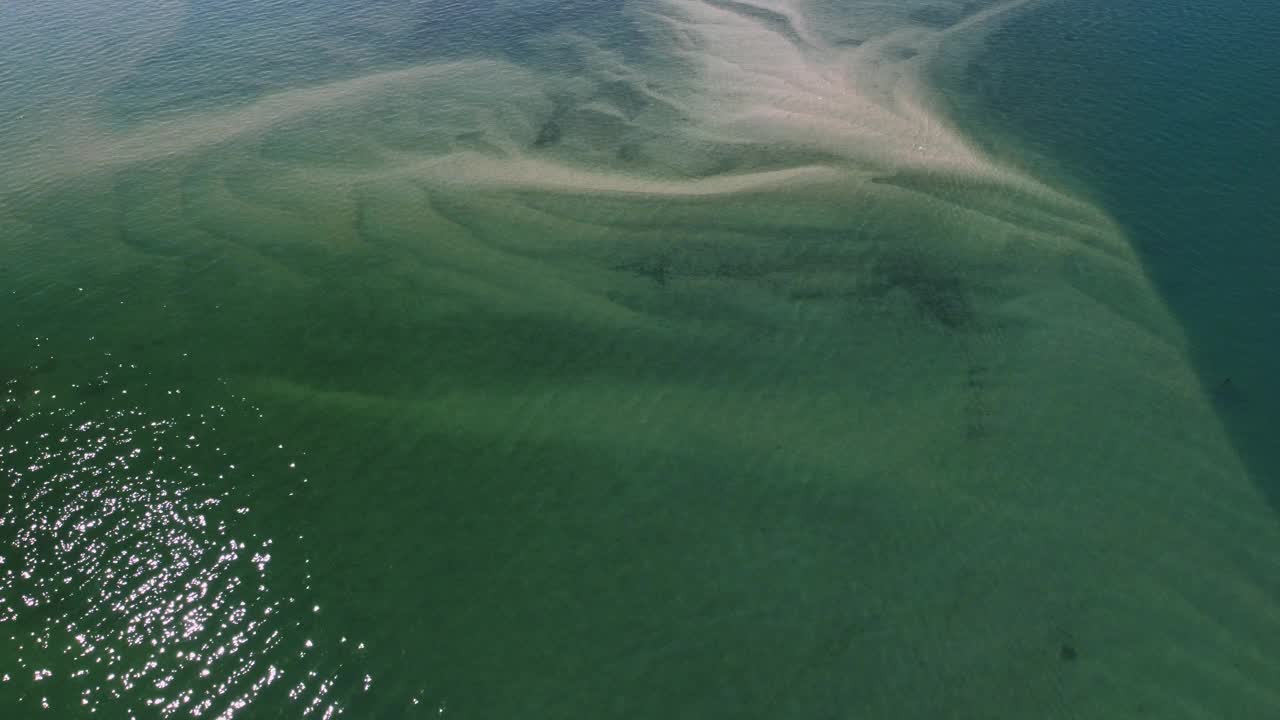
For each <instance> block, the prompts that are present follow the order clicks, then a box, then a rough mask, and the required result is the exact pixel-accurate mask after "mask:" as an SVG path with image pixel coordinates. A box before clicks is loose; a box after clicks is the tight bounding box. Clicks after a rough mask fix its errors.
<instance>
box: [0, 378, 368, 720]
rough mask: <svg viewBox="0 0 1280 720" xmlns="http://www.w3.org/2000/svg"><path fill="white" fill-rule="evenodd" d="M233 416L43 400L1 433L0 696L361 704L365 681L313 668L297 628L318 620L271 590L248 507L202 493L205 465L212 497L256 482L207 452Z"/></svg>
mask: <svg viewBox="0 0 1280 720" xmlns="http://www.w3.org/2000/svg"><path fill="white" fill-rule="evenodd" d="M112 395H113V396H114V397H123V391H118V392H117V393H113V394H112ZM227 415H228V410H227V408H226V407H223V406H216V405H215V406H212V407H209V408H208V409H206V410H204V411H201V412H196V413H191V414H189V415H188V416H187V417H186V418H184V419H182V420H178V419H174V418H172V417H153V416H151V415H149V414H148V413H147V412H145V411H143V410H141V409H138V408H137V407H124V408H119V409H114V410H110V411H107V412H101V411H93V410H91V409H89V405H87V404H86V403H84V402H82V403H80V404H79V405H78V406H75V407H58V406H56V405H55V404H52V403H50V404H48V405H47V406H45V407H43V408H37V409H34V410H32V411H30V412H27V413H25V414H24V415H22V416H20V417H19V418H18V419H17V421H16V422H14V423H13V424H11V426H10V427H9V430H8V432H6V434H5V435H4V436H3V440H0V460H2V462H0V473H2V474H3V476H4V480H5V482H6V484H7V485H8V488H9V490H8V498H7V502H6V504H5V508H4V511H3V515H2V516H0V533H3V536H4V541H5V542H4V549H3V550H2V551H0V630H7V631H8V632H6V633H5V635H8V636H9V637H8V638H6V640H7V641H8V642H9V643H10V644H11V647H10V648H9V649H8V651H7V652H6V653H5V655H8V656H9V657H8V658H7V659H6V660H5V663H6V664H7V665H8V664H14V665H16V666H15V667H5V668H2V669H3V670H4V671H6V672H5V676H4V678H5V679H4V683H3V684H0V692H4V693H6V694H8V693H12V694H13V697H14V698H15V699H16V700H17V701H18V702H19V703H20V704H21V706H25V707H28V708H33V707H40V708H42V709H47V710H52V711H54V712H55V713H57V712H65V711H68V710H70V708H58V707H53V706H51V705H50V702H49V701H48V700H47V698H48V697H61V698H69V697H78V699H79V705H80V706H81V707H80V708H78V709H77V711H78V712H83V711H85V710H88V711H89V712H96V709H97V706H98V704H99V703H100V702H103V701H107V703H108V706H109V709H110V710H113V711H114V710H118V709H120V708H122V707H123V708H129V710H128V713H129V714H130V715H132V714H133V713H135V712H138V711H142V709H143V708H147V710H146V714H152V713H158V714H159V715H162V716H166V717H167V716H173V715H176V714H183V715H190V716H193V717H217V718H230V717H232V716H234V715H236V714H237V713H238V712H239V711H241V710H243V709H245V708H247V707H249V706H250V705H252V704H253V703H254V702H255V700H257V699H259V698H260V697H262V696H264V695H267V694H270V693H272V691H273V688H278V689H277V690H276V692H281V693H287V697H288V698H290V699H291V700H293V701H294V703H296V705H297V706H298V708H299V711H300V714H301V715H303V716H309V715H313V714H314V715H315V716H318V717H331V716H333V715H335V714H338V713H340V712H342V703H341V702H340V700H339V699H338V698H337V697H335V689H336V688H340V689H341V690H342V691H345V690H346V689H347V688H348V686H350V688H351V689H352V691H353V692H361V691H367V690H368V688H369V686H370V685H371V684H372V680H373V679H372V677H371V676H369V675H368V674H367V673H365V672H363V671H359V672H357V669H356V668H351V669H350V672H349V673H340V672H338V671H337V669H335V668H334V667H333V665H334V664H335V663H333V662H326V661H324V660H320V659H318V658H313V653H317V652H319V651H320V650H321V648H320V647H318V645H317V643H316V642H315V641H313V640H312V639H311V636H310V635H303V632H304V630H303V629H302V625H303V623H302V621H301V620H300V619H299V618H302V617H304V616H306V615H315V614H316V613H318V611H319V606H318V605H314V604H307V603H304V602H302V601H301V600H299V599H298V598H294V597H286V596H284V595H282V594H278V593H273V592H272V590H271V588H270V586H269V578H270V575H271V570H272V563H273V545H274V544H275V543H274V541H273V540H272V539H271V538H263V537H257V536H255V535H254V534H252V533H248V534H241V533H240V532H238V531H237V519H238V517H239V516H242V515H243V514H245V513H247V512H249V510H250V509H249V508H248V507H245V506H243V505H242V504H241V503H240V502H239V500H236V501H234V502H233V498H232V497H231V491H224V492H222V493H221V494H217V493H215V492H214V491H213V490H212V489H211V488H210V487H209V486H208V485H206V484H205V482H204V480H203V478H202V473H208V472H209V468H217V469H216V470H214V471H213V474H216V475H218V477H219V478H221V480H220V486H222V487H225V486H228V485H230V486H234V483H233V482H230V483H229V482H228V478H230V479H232V480H234V475H235V474H237V473H246V474H248V471H247V470H245V469H243V468H237V463H236V462H234V461H233V457H232V455H231V454H230V452H229V451H227V450H226V449H223V448H219V447H210V445H209V444H207V443H206V442H205V438H206V437H214V436H216V434H217V426H218V424H219V422H229V421H228V420H227ZM290 464H291V465H293V466H296V462H293V463H290ZM308 577H309V575H308ZM343 640H344V641H345V640H346V638H345V637H344V638H343ZM354 645H355V643H352V646H354ZM361 647H363V644H361ZM339 656H340V657H342V658H343V659H344V660H350V658H347V657H346V656H343V655H341V654H340V655H339ZM344 664H347V663H346V662H339V663H338V665H339V667H340V666H341V665H344ZM347 674H349V675H350V676H351V677H350V678H347V677H346V675H347ZM25 678H29V681H28V682H24V679H25ZM57 684H62V685H64V687H63V688H62V689H60V690H59V691H56V692H55V691H54V689H53V688H52V687H51V686H54V685H57ZM6 685H7V686H8V687H5V686H6ZM286 688H287V690H286Z"/></svg>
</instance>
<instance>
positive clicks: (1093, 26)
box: [969, 0, 1280, 510]
mask: <svg viewBox="0 0 1280 720" xmlns="http://www.w3.org/2000/svg"><path fill="white" fill-rule="evenodd" d="M969 82H970V83H971V87H972V89H973V90H974V91H975V92H976V93H977V95H978V97H980V98H981V100H980V101H979V103H978V104H979V105H980V106H981V109H980V110H979V111H978V115H980V116H982V117H984V118H990V119H994V120H995V121H996V122H997V123H998V124H1000V125H1001V126H1003V127H1004V128H1005V129H1007V130H1009V131H1011V132H1012V133H1013V134H1014V135H1015V136H1016V137H1018V138H1019V140H1020V144H1019V147H1018V149H1017V151H1016V152H1017V153H1023V154H1025V153H1027V151H1028V150H1030V151H1032V152H1033V153H1039V154H1040V155H1042V156H1043V157H1042V158H1041V160H1042V161H1043V160H1045V159H1049V162H1051V163H1053V164H1055V165H1058V166H1060V167H1064V168H1066V169H1067V171H1068V172H1069V174H1070V175H1072V176H1074V177H1075V178H1076V179H1078V181H1079V183H1080V185H1081V186H1082V187H1083V188H1086V189H1087V190H1086V191H1087V192H1089V193H1091V194H1092V196H1093V197H1094V198H1096V199H1097V200H1098V201H1099V202H1100V203H1101V204H1102V205H1103V206H1104V207H1105V208H1106V209H1107V210H1108V211H1109V212H1111V213H1112V214H1113V215H1114V216H1115V217H1116V218H1117V220H1118V221H1119V222H1120V223H1121V225H1122V226H1123V227H1124V229H1125V230H1126V232H1127V233H1128V234H1129V236H1130V238H1131V239H1132V241H1133V242H1134V244H1135V246H1136V248H1137V249H1138V251H1139V252H1140V253H1141V256H1142V258H1143V260H1144V262H1145V263H1146V266H1147V270H1148V272H1149V273H1150V274H1151V276H1152V278H1153V279H1154V281H1155V282H1156V284H1157V286H1158V287H1159V289H1160V290H1161V291H1162V293H1163V294H1164V296H1165V299H1166V301H1167V302H1168V303H1169V305H1170V307H1171V308H1172V309H1173V311H1174V312H1175V313H1176V315H1177V316H1178V318H1179V319H1180V320H1181V322H1182V323H1183V325H1184V327H1185V330H1186V332H1187V333H1188V335H1189V339H1190V341H1191V343H1192V348H1193V352H1194V354H1195V357H1196V360H1197V362H1198V365H1199V370H1200V372H1201V375H1202V377H1203V381H1204V383H1205V385H1206V388H1207V389H1209V391H1210V392H1211V393H1212V394H1213V395H1214V396H1215V398H1216V400H1217V405H1218V408H1219V410H1220V412H1221V414H1222V416H1223V418H1224V419H1225V420H1226V421H1227V423H1228V426H1229V427H1230V429H1231V430H1232V434H1233V436H1234V438H1235V439H1236V442H1237V444H1238V446H1239V450H1240V451H1241V453H1242V454H1243V455H1244V457H1245V458H1246V459H1247V460H1248V461H1249V463H1250V465H1251V468H1252V469H1253V471H1254V476H1255V479H1256V481H1257V482H1258V483H1259V484H1260V486H1261V487H1262V488H1263V489H1264V490H1265V491H1266V492H1267V494H1268V495H1269V497H1271V499H1272V502H1273V504H1274V505H1275V506H1276V507H1277V509H1278V510H1280V443H1278V442H1277V441H1276V439H1275V430H1274V418H1275V417H1276V412H1277V409H1280V5H1278V4H1276V3H1268V2H1250V1H1248V0H1224V1H1223V2H1211V3H1205V2H1186V1H1185V0H1175V1H1174V2H1167V1H1163V2H1162V1H1157V0H1136V1H1134V2H1123V3H1108V2H1095V1H1092V0H1063V1H1061V2H1052V3H1044V4H1042V5H1040V6H1036V7H1035V8H1034V9H1033V10H1032V11H1030V12H1027V13H1025V14H1022V15H1020V16H1019V17H1018V18H1017V19H1015V20H1014V21H1013V22H1011V23H1009V24H1007V25H1005V26H1002V27H1001V28H1000V29H999V30H997V31H996V32H995V33H994V34H993V36H992V37H991V39H990V43H989V45H988V46H987V48H986V51H985V55H984V56H983V57H981V58H979V60H978V61H977V62H976V63H975V64H974V66H973V67H972V68H971V69H970V78H969ZM1020 161H1021V162H1035V160H1033V159H1029V158H1027V157H1025V156H1024V157H1022V158H1021V159H1020Z"/></svg>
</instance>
